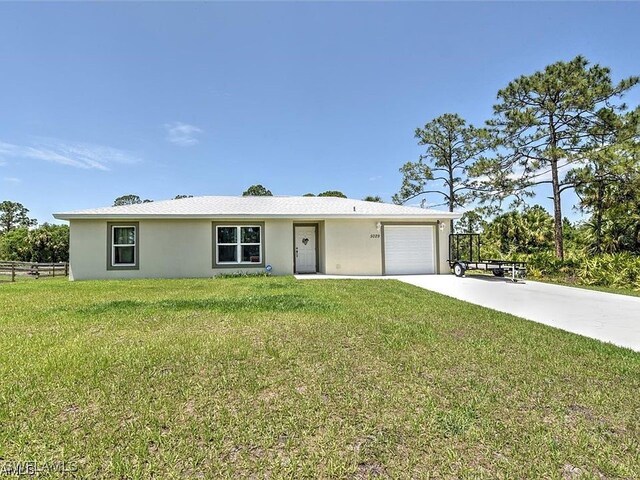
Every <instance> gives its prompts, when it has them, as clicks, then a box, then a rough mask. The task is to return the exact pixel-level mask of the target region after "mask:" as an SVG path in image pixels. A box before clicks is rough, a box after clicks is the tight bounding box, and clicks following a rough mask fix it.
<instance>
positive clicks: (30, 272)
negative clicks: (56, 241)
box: [0, 260, 69, 282]
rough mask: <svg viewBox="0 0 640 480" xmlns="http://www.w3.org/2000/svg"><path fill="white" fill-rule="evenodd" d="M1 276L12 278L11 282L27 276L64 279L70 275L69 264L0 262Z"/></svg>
mask: <svg viewBox="0 0 640 480" xmlns="http://www.w3.org/2000/svg"><path fill="white" fill-rule="evenodd" d="M0 275H7V276H11V281H12V282H15V281H16V276H18V275H25V276H30V277H33V278H40V277H62V276H65V277H66V276H68V275H69V264H68V263H67V262H59V263H37V262H9V261H4V260H0Z"/></svg>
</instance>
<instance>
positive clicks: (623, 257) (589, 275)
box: [518, 252, 640, 290]
mask: <svg viewBox="0 0 640 480" xmlns="http://www.w3.org/2000/svg"><path fill="white" fill-rule="evenodd" d="M518 260H523V261H526V262H527V274H528V276H529V277H531V278H548V279H557V280H561V281H565V282H569V283H576V284H579V285H589V286H599V287H616V288H631V289H636V290H640V256H638V255H634V254H631V253H626V252H625V253H605V254H601V255H591V254H587V253H580V252H567V255H566V258H565V259H564V260H559V259H557V258H556V257H555V255H554V253H553V252H539V253H534V254H530V255H520V256H519V258H518Z"/></svg>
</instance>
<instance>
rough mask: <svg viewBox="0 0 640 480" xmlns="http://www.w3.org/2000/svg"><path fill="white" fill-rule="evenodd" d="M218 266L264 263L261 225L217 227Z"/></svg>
mask: <svg viewBox="0 0 640 480" xmlns="http://www.w3.org/2000/svg"><path fill="white" fill-rule="evenodd" d="M215 238H216V264H218V265H238V264H240V265H241V264H260V263H262V227H261V226H260V225H216V231H215Z"/></svg>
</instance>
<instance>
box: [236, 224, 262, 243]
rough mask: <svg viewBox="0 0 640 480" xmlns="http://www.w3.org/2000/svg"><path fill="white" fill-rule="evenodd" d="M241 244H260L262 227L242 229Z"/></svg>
mask: <svg viewBox="0 0 640 480" xmlns="http://www.w3.org/2000/svg"><path fill="white" fill-rule="evenodd" d="M240 243H260V227H242V228H240Z"/></svg>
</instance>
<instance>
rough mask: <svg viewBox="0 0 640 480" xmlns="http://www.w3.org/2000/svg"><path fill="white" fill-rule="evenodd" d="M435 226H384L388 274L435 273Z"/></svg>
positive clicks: (385, 261) (385, 260)
mask: <svg viewBox="0 0 640 480" xmlns="http://www.w3.org/2000/svg"><path fill="white" fill-rule="evenodd" d="M434 232H435V227H433V226H430V225H388V226H385V227H384V266H385V273H386V274H387V275H400V274H420V273H435V272H436V268H435V264H436V262H435V259H436V247H435V240H434Z"/></svg>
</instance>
